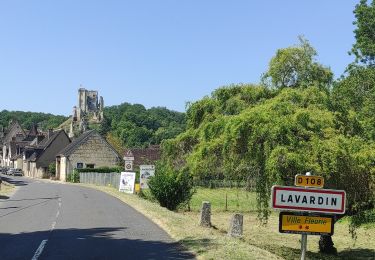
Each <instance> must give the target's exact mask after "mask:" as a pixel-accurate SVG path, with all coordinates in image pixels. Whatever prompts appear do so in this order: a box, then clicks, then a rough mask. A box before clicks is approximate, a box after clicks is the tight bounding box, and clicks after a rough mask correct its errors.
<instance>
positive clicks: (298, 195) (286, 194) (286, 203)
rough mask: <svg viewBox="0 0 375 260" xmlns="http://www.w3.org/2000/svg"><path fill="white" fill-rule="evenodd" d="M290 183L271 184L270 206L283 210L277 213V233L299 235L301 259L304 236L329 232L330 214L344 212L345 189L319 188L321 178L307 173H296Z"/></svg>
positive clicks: (330, 231) (322, 183)
mask: <svg viewBox="0 0 375 260" xmlns="http://www.w3.org/2000/svg"><path fill="white" fill-rule="evenodd" d="M294 185H295V187H291V186H278V185H274V186H272V191H271V195H272V196H271V205H272V208H273V209H276V210H284V211H285V212H280V214H279V232H280V233H287V234H288V233H289V234H301V260H305V259H306V252H307V235H332V234H333V230H334V217H333V214H345V204H346V192H345V191H344V190H331V189H322V188H323V187H324V178H323V177H321V176H312V175H311V173H310V172H306V174H305V175H296V176H295V183H294ZM298 186H300V187H298ZM293 211H294V212H293ZM322 213H323V214H322ZM327 214H328V215H327Z"/></svg>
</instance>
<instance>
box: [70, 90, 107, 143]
mask: <svg viewBox="0 0 375 260" xmlns="http://www.w3.org/2000/svg"><path fill="white" fill-rule="evenodd" d="M103 109H104V99H103V97H102V96H99V95H98V91H96V90H87V89H85V88H80V89H78V106H74V107H73V113H72V120H71V124H70V130H69V137H74V136H77V135H79V134H80V133H82V132H85V131H86V130H87V128H88V124H89V123H92V124H95V123H96V124H98V123H100V122H102V120H103Z"/></svg>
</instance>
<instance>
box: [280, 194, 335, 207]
mask: <svg viewBox="0 0 375 260" xmlns="http://www.w3.org/2000/svg"><path fill="white" fill-rule="evenodd" d="M281 202H286V203H304V204H309V205H327V206H336V205H337V198H324V197H321V196H316V195H315V196H314V195H310V196H309V195H292V194H290V195H288V196H284V194H281Z"/></svg>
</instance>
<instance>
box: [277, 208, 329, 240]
mask: <svg viewBox="0 0 375 260" xmlns="http://www.w3.org/2000/svg"><path fill="white" fill-rule="evenodd" d="M333 231H334V219H333V216H309V215H305V216H304V215H301V214H296V213H292V212H280V215H279V232H280V233H290V234H306V235H333Z"/></svg>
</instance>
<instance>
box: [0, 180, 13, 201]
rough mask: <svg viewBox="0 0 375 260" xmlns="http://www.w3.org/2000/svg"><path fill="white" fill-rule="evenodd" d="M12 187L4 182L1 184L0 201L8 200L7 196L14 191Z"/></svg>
mask: <svg viewBox="0 0 375 260" xmlns="http://www.w3.org/2000/svg"><path fill="white" fill-rule="evenodd" d="M14 189H15V188H14V185H12V184H9V183H7V182H5V181H3V183H2V184H1V189H0V198H1V199H8V198H9V195H10V194H11V193H12V192H13V191H14Z"/></svg>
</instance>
